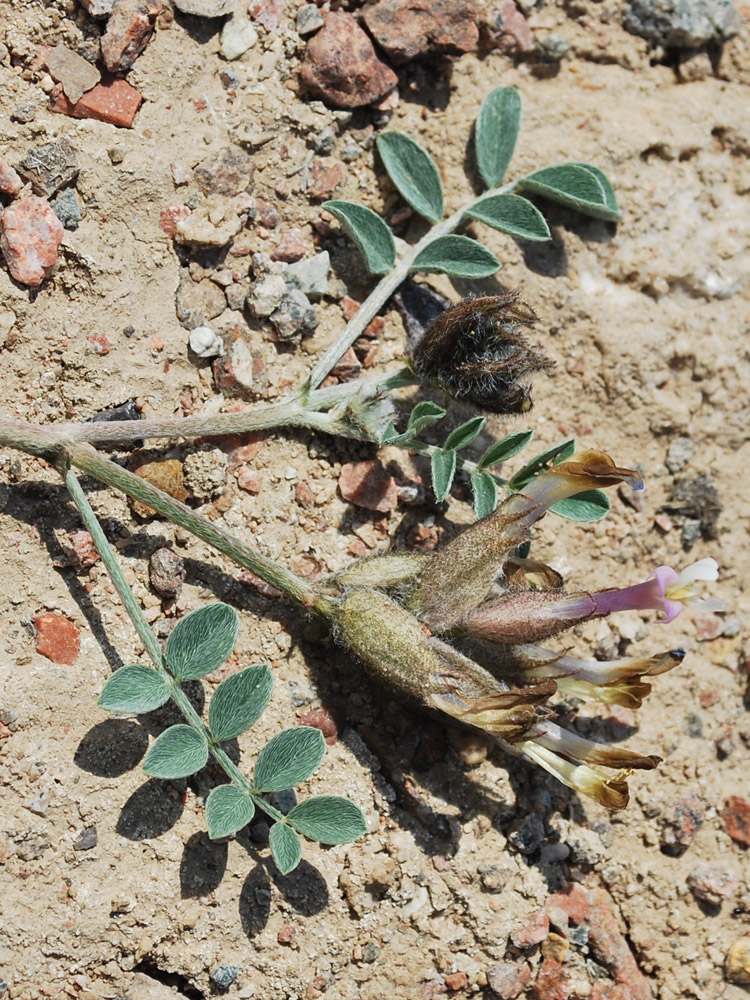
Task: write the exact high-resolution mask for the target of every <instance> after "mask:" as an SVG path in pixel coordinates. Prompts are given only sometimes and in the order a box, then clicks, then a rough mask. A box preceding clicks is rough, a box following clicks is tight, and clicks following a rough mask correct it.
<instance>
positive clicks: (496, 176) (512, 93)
mask: <svg viewBox="0 0 750 1000" xmlns="http://www.w3.org/2000/svg"><path fill="white" fill-rule="evenodd" d="M520 128H521V95H520V94H519V93H518V91H517V90H516V89H515V87H498V88H497V89H496V90H493V91H492V92H491V93H489V94H488V95H487V96H486V97H485V99H484V100H483V101H482V107H481V108H480V109H479V116H478V118H477V123H476V126H475V133H474V142H475V147H476V153H477V166H478V167H479V173H480V174H481V175H482V180H483V181H484V183H485V184H486V185H487V187H488V188H493V187H497V185H498V184H499V183H500V181H501V180H502V179H503V177H504V176H505V171H506V170H507V169H508V164H509V163H510V161H511V158H512V156H513V150H514V149H515V148H516V139H517V138H518V132H519V130H520Z"/></svg>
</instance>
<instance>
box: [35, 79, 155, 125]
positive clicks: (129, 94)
mask: <svg viewBox="0 0 750 1000" xmlns="http://www.w3.org/2000/svg"><path fill="white" fill-rule="evenodd" d="M142 101H143V97H142V96H141V95H140V94H139V93H138V91H137V90H136V89H135V87H131V86H130V84H129V83H128V81H127V80H110V81H108V82H107V83H98V84H97V85H96V86H95V87H93V88H92V89H91V90H89V91H88V93H86V94H84V95H83V97H82V98H81V99H80V101H78V102H77V103H76V104H72V103H71V102H70V101H69V100H68V98H67V97H66V96H65V94H64V93H63V92H62V90H61V89H60V88H58V87H56V88H55V89H54V90H53V91H52V93H51V94H50V111H55V112H57V114H61V115H70V116H71V117H72V118H95V119H96V120H97V121H100V122H108V123H109V124H110V125H118V126H120V127H121V128H130V127H131V125H132V124H133V120H134V118H135V113H136V111H137V110H138V108H139V107H140V106H141V102H142Z"/></svg>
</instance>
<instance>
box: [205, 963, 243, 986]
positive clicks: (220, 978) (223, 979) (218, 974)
mask: <svg viewBox="0 0 750 1000" xmlns="http://www.w3.org/2000/svg"><path fill="white" fill-rule="evenodd" d="M239 974H240V970H239V969H238V968H237V966H236V965H220V966H219V967H218V968H217V969H214V970H213V971H212V972H210V973H209V974H208V978H209V979H210V980H211V982H212V983H213V984H214V986H216V987H217V988H218V989H220V990H228V989H229V987H230V986H231V985H232V983H233V982H234V981H235V979H236V978H237V976H239Z"/></svg>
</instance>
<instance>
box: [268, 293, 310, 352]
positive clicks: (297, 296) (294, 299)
mask: <svg viewBox="0 0 750 1000" xmlns="http://www.w3.org/2000/svg"><path fill="white" fill-rule="evenodd" d="M270 320H271V323H272V324H273V328H274V331H275V334H276V337H275V339H276V340H283V341H292V342H294V343H299V341H300V340H301V339H302V337H306V336H309V335H310V334H311V333H312V332H313V331H314V330H315V328H316V326H317V325H318V315H317V313H316V312H315V309H314V308H313V306H312V305H311V304H310V300H309V299H308V297H307V296H306V295H305V293H304V292H301V291H299V289H297V288H293V289H291V290H290V291H288V292H285V293H284V296H283V298H282V300H281V302H280V303H279V307H278V309H276V310H274V312H272V313H271V316H270Z"/></svg>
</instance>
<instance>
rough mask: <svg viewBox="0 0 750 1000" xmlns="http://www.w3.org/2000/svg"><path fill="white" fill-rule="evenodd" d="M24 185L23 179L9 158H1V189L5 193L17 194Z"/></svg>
mask: <svg viewBox="0 0 750 1000" xmlns="http://www.w3.org/2000/svg"><path fill="white" fill-rule="evenodd" d="M22 187H23V181H22V180H21V178H20V177H19V176H18V174H17V173H16V171H15V170H14V169H13V167H11V165H10V163H8V161H7V160H3V159H0V191H2V192H3V194H10V195H17V194H18V192H19V191H20V190H21V188H22Z"/></svg>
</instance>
